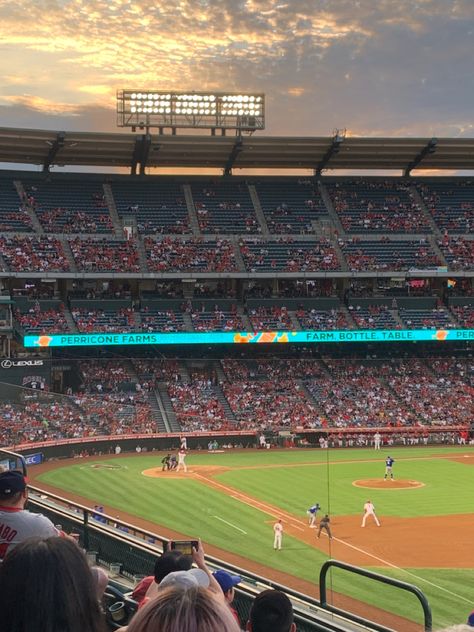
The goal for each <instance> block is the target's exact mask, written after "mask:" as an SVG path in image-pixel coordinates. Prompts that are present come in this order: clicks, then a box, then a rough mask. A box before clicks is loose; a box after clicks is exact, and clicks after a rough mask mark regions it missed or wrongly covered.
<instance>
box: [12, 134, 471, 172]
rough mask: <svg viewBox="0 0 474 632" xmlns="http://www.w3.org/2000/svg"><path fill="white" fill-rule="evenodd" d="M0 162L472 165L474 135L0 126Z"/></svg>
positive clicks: (200, 165)
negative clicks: (312, 134)
mask: <svg viewBox="0 0 474 632" xmlns="http://www.w3.org/2000/svg"><path fill="white" fill-rule="evenodd" d="M0 162H2V163H18V164H20V163H21V164H24V165H40V166H42V167H43V169H44V170H47V169H49V167H50V166H53V165H55V166H79V165H80V166H89V167H125V168H127V167H128V168H130V169H131V171H132V172H136V171H137V170H138V169H139V170H140V171H141V172H142V173H143V172H144V170H145V167H158V168H159V167H175V168H184V167H194V168H201V169H202V168H216V169H222V170H223V172H228V173H229V172H230V171H231V170H232V169H233V168H234V169H288V170H289V169H299V170H303V169H312V170H315V171H316V172H318V171H319V172H321V171H322V170H327V169H328V170H342V169H344V170H349V171H351V170H380V169H382V170H400V171H402V172H404V173H406V174H408V173H409V172H410V171H411V170H412V169H423V170H425V169H437V170H448V169H450V170H452V169H455V170H474V138H439V139H436V138H362V137H346V138H341V137H338V136H336V137H314V138H298V137H273V136H250V137H244V138H238V137H235V136H234V137H232V136H211V135H209V136H203V135H200V136H191V135H186V136H184V135H183V136H173V135H154V134H132V133H130V134H128V133H92V132H55V131H48V130H30V129H14V128H0Z"/></svg>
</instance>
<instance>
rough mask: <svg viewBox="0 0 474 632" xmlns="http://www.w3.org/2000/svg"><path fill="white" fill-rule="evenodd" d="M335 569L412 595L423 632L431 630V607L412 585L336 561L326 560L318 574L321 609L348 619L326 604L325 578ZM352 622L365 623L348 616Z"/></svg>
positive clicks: (378, 628) (381, 628)
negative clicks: (419, 604)
mask: <svg viewBox="0 0 474 632" xmlns="http://www.w3.org/2000/svg"><path fill="white" fill-rule="evenodd" d="M332 567H336V568H341V569H343V570H345V571H349V572H350V573H355V574H356V575H362V576H363V577H367V578H369V579H374V580H375V581H378V582H381V583H382V584H389V585H390V586H394V587H396V588H400V589H401V590H406V591H407V592H410V593H412V594H413V595H415V597H416V598H417V599H418V601H419V602H420V603H421V607H422V609H423V616H424V626H425V627H424V630H425V632H431V631H432V629H433V627H432V626H433V618H432V614H431V607H430V604H429V602H428V599H427V598H426V595H425V594H424V593H423V592H422V591H421V590H420V589H419V588H417V587H416V586H414V585H413V584H408V583H407V582H402V581H400V580H399V579H393V578H392V577H387V576H385V575H381V574H380V573H374V572H373V571H368V570H366V569H365V568H360V567H359V566H353V565H352V564H346V563H345V562H340V561H338V560H327V562H324V564H323V565H322V566H321V570H320V572H319V599H320V602H321V607H322V608H325V609H327V610H330V611H331V612H334V614H338V615H341V616H345V617H348V613H347V612H346V611H345V610H341V609H339V608H336V607H335V606H332V605H331V604H329V603H328V602H327V592H326V576H327V574H328V571H329V569H330V568H332ZM348 618H350V619H351V620H352V621H357V622H359V623H363V624H365V623H366V620H365V619H363V618H362V617H358V616H357V615H354V614H352V613H351V614H350V616H349V617H348ZM372 627H373V629H375V630H378V631H379V632H387V631H388V630H389V629H390V628H386V627H384V626H379V625H378V624H376V626H372Z"/></svg>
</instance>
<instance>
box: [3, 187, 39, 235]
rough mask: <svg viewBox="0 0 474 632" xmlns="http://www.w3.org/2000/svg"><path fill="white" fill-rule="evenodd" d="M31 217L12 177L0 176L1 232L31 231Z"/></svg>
mask: <svg viewBox="0 0 474 632" xmlns="http://www.w3.org/2000/svg"><path fill="white" fill-rule="evenodd" d="M32 230H33V229H32V226H31V218H30V216H29V215H28V213H27V212H26V211H25V209H24V205H23V204H22V202H21V200H20V198H19V197H18V193H17V191H16V189H15V186H14V184H13V180H11V179H10V178H0V232H1V233H5V232H15V233H26V232H31V231H32Z"/></svg>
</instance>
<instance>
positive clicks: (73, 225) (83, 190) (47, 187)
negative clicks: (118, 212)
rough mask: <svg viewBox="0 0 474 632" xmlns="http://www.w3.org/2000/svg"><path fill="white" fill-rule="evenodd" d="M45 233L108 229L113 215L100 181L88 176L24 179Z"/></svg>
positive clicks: (96, 231)
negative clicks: (72, 178)
mask: <svg viewBox="0 0 474 632" xmlns="http://www.w3.org/2000/svg"><path fill="white" fill-rule="evenodd" d="M23 186H24V188H25V191H26V192H27V193H28V195H29V196H30V203H31V205H32V206H33V208H34V210H35V212H36V215H37V216H38V219H39V221H40V223H41V225H42V227H43V229H44V231H45V232H46V233H69V234H70V233H91V234H92V233H110V232H112V219H111V217H110V214H109V210H108V208H107V202H106V200H105V197H104V191H103V189H102V184H100V183H99V182H97V181H96V182H92V181H89V180H87V178H82V179H74V180H64V179H61V180H59V179H58V180H51V181H49V180H48V181H46V180H43V181H37V180H35V181H28V180H23Z"/></svg>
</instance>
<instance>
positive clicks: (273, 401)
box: [222, 374, 317, 429]
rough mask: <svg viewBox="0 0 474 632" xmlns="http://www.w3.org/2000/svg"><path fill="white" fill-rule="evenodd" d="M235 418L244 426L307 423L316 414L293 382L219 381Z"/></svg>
mask: <svg viewBox="0 0 474 632" xmlns="http://www.w3.org/2000/svg"><path fill="white" fill-rule="evenodd" d="M222 389H223V391H224V394H225V397H226V399H227V401H228V402H229V405H230V407H231V409H232V412H233V413H234V415H235V417H236V419H237V420H238V421H239V422H240V423H241V424H242V425H244V427H245V428H253V429H264V428H269V427H286V428H291V427H296V426H307V425H308V424H310V423H311V422H312V421H313V420H314V418H315V417H316V414H317V411H316V408H315V406H314V405H313V404H312V403H311V402H310V401H309V399H308V398H307V397H306V395H305V393H304V391H303V388H302V386H301V385H300V384H298V382H297V381H295V380H294V379H292V378H289V377H288V374H286V379H285V380H284V381H278V382H275V381H272V380H265V379H263V380H253V381H251V380H247V381H239V382H233V383H227V382H224V383H223V384H222Z"/></svg>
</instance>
